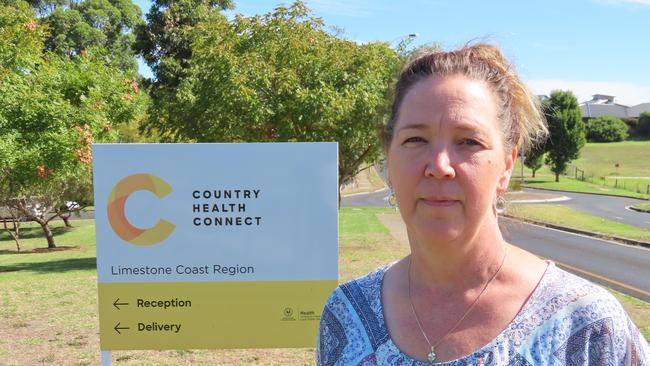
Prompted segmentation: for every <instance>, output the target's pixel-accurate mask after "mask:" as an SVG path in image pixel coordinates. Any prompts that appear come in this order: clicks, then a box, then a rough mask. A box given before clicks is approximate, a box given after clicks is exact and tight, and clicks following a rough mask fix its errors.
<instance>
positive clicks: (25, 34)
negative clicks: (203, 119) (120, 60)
mask: <svg viewBox="0 0 650 366" xmlns="http://www.w3.org/2000/svg"><path fill="white" fill-rule="evenodd" d="M0 25H1V26H0V32H1V33H0V35H1V36H2V39H3V46H2V47H0V60H2V62H3V63H2V64H0V173H2V180H1V181H0V206H7V207H9V208H10V209H12V210H14V211H15V212H18V213H19V214H20V215H21V216H24V217H25V218H27V219H30V220H33V221H35V222H37V223H38V224H39V225H40V226H41V228H42V229H43V232H44V233H45V237H46V239H47V242H48V247H50V248H52V247H55V243H54V237H53V235H52V232H51V230H50V228H49V222H50V221H51V220H52V219H53V218H54V217H56V215H57V214H56V213H55V212H54V213H53V210H56V209H57V208H59V207H61V206H63V205H65V202H66V201H83V200H84V199H86V198H85V197H87V192H88V185H89V184H90V183H89V182H90V176H91V167H90V163H91V159H92V156H91V144H92V143H93V142H107V141H113V140H114V139H115V138H116V136H115V135H116V134H115V132H114V130H113V127H112V126H113V125H114V124H120V123H128V122H129V121H131V120H133V119H135V118H136V117H137V116H138V115H140V114H142V112H143V107H144V101H145V100H146V97H144V96H143V95H142V93H139V88H138V84H137V82H136V81H135V80H134V74H125V73H124V72H122V71H121V70H119V69H117V68H115V67H111V63H110V60H107V59H106V57H105V53H104V52H103V50H101V49H100V50H95V49H92V48H91V49H89V50H88V51H87V52H85V53H84V54H80V55H73V56H72V57H70V56H65V57H61V56H59V55H57V54H54V53H51V52H45V53H42V47H34V46H35V45H36V46H39V45H40V46H42V45H43V43H44V38H45V34H44V33H43V32H41V28H42V27H41V26H40V25H38V23H37V22H36V19H35V13H34V11H33V10H32V9H30V8H29V6H27V5H26V3H24V2H16V3H14V4H11V5H9V6H0ZM5 45H7V46H6V47H4V46H5ZM5 60H9V61H8V62H5ZM82 185H83V186H84V187H85V189H82V187H81V186H82Z"/></svg>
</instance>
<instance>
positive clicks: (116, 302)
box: [113, 297, 129, 310]
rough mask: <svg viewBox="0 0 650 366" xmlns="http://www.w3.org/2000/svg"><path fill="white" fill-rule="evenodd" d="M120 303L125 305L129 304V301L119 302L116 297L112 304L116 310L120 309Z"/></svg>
mask: <svg viewBox="0 0 650 366" xmlns="http://www.w3.org/2000/svg"><path fill="white" fill-rule="evenodd" d="M120 305H122V306H126V305H129V303H128V302H120V298H119V297H118V298H117V299H116V300H115V301H114V302H113V306H115V308H116V309H117V310H120Z"/></svg>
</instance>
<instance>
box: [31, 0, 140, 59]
mask: <svg viewBox="0 0 650 366" xmlns="http://www.w3.org/2000/svg"><path fill="white" fill-rule="evenodd" d="M30 2H31V4H32V6H33V7H34V8H36V9H37V10H38V11H39V13H40V14H41V22H42V23H43V25H45V26H46V27H47V28H48V30H49V35H48V36H47V38H46V39H45V50H48V51H52V52H55V53H57V54H59V55H62V56H68V57H72V56H74V55H79V54H81V53H83V52H86V50H88V49H91V48H94V49H103V50H105V51H106V53H105V55H104V56H105V57H106V58H107V59H110V60H111V63H112V65H114V66H116V67H118V68H120V69H121V70H124V71H127V70H128V71H133V72H134V71H137V63H136V60H135V53H134V51H133V50H132V46H133V44H134V42H135V35H134V34H133V29H134V28H135V27H136V26H138V25H139V24H142V23H143V19H142V11H141V10H140V8H139V7H138V6H137V5H136V4H134V3H133V1H132V0H83V1H76V0H32V1H30Z"/></svg>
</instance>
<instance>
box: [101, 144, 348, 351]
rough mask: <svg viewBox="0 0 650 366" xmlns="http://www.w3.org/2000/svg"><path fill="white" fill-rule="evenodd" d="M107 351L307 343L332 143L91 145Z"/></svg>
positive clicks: (327, 260)
mask: <svg viewBox="0 0 650 366" xmlns="http://www.w3.org/2000/svg"><path fill="white" fill-rule="evenodd" d="M93 160H94V163H93V165H94V166H93V169H94V187H95V209H96V211H95V215H96V217H95V218H96V230H97V273H98V277H97V278H98V287H99V311H100V314H99V315H100V339H101V348H102V349H103V350H116V349H151V348H153V349H177V348H257V347H313V346H314V345H315V337H316V329H317V327H318V321H319V316H320V311H321V309H322V306H323V304H324V302H325V300H326V298H327V296H328V295H329V293H330V292H331V291H332V290H333V288H334V287H335V286H336V285H337V282H338V265H337V263H338V246H337V236H338V215H337V212H338V183H337V173H338V170H337V169H338V168H337V145H336V144H335V143H269V144H263V143H255V144H108V145H102V144H100V145H94V146H93Z"/></svg>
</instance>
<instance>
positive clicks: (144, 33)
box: [133, 0, 234, 103]
mask: <svg viewBox="0 0 650 366" xmlns="http://www.w3.org/2000/svg"><path fill="white" fill-rule="evenodd" d="M233 6H234V3H233V2H232V0H155V1H154V2H153V4H152V6H151V9H150V11H149V13H148V14H147V22H146V23H143V24H139V25H138V26H137V27H136V29H135V34H136V42H135V44H134V46H133V48H134V50H135V52H136V53H137V54H138V55H140V56H142V58H144V60H145V61H146V63H147V65H149V67H150V68H151V70H152V71H153V73H154V75H155V79H154V80H153V81H150V82H151V85H149V86H148V89H149V90H150V94H151V96H152V97H153V98H152V100H153V102H154V103H157V101H158V100H160V98H161V97H162V96H163V95H164V94H166V93H168V92H170V90H173V89H174V88H176V87H177V86H178V85H179V83H180V81H181V80H183V78H184V77H185V75H186V71H187V68H188V67H189V61H190V59H191V58H192V35H191V34H192V31H193V30H194V28H195V27H196V25H197V24H199V23H200V22H203V21H206V20H208V19H209V18H211V17H222V18H223V19H224V20H225V16H223V15H222V14H220V12H221V10H225V9H231V8H233ZM159 96H160V97H159Z"/></svg>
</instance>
